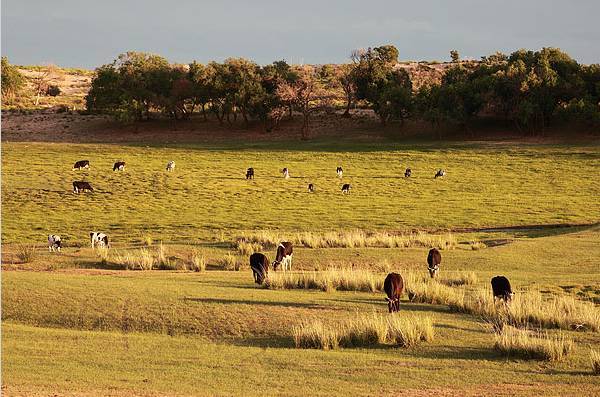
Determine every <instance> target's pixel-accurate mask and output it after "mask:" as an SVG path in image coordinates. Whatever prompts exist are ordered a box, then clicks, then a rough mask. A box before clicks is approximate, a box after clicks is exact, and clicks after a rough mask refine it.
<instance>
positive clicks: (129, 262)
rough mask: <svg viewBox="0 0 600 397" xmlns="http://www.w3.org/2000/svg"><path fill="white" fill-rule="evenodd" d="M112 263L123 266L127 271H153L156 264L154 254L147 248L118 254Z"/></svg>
mask: <svg viewBox="0 0 600 397" xmlns="http://www.w3.org/2000/svg"><path fill="white" fill-rule="evenodd" d="M112 261H113V262H115V263H117V264H119V265H122V266H123V267H124V268H125V269H127V270H152V269H154V267H155V264H156V260H155V258H154V254H153V253H152V252H151V251H150V250H148V249H146V248H142V249H140V250H136V251H124V252H116V253H115V254H114V256H113V258H112Z"/></svg>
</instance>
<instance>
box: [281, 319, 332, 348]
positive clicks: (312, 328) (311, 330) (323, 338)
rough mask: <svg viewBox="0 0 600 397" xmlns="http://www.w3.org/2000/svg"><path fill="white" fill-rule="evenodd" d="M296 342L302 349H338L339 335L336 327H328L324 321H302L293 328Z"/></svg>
mask: <svg viewBox="0 0 600 397" xmlns="http://www.w3.org/2000/svg"><path fill="white" fill-rule="evenodd" d="M292 336H293V338H294V344H295V345H296V347H298V348H302V349H322V350H329V349H337V348H338V346H339V342H338V341H339V336H338V334H337V332H336V331H335V330H334V329H331V328H330V327H326V326H325V325H324V324H323V322H322V321H320V320H316V321H312V322H306V323H302V324H300V325H299V326H296V327H294V328H293V329H292Z"/></svg>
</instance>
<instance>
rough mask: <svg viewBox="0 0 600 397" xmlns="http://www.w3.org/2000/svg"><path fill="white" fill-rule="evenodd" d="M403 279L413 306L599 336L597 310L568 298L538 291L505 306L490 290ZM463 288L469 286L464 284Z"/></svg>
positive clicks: (413, 277) (521, 295) (599, 313)
mask: <svg viewBox="0 0 600 397" xmlns="http://www.w3.org/2000/svg"><path fill="white" fill-rule="evenodd" d="M403 276H404V282H405V290H406V292H407V294H408V297H409V299H410V300H411V301H412V302H418V303H429V304H438V305H448V306H450V308H451V309H453V310H455V311H458V312H463V313H469V314H473V315H476V316H481V317H483V318H485V319H487V320H489V321H491V322H495V321H497V320H499V319H504V320H505V321H506V323H507V324H509V325H512V326H515V327H528V326H530V325H533V326H536V327H541V328H560V329H567V330H589V331H594V332H600V309H599V308H598V307H596V305H594V303H592V302H587V301H581V300H579V299H576V298H573V297H571V296H567V295H557V296H551V297H545V296H543V295H542V294H541V293H540V292H539V291H526V292H520V293H517V294H515V295H514V297H513V299H512V301H511V302H510V303H509V304H504V303H503V302H500V301H496V300H494V298H493V296H492V292H491V291H490V290H489V289H478V290H475V291H473V292H471V293H467V291H465V290H464V289H462V288H453V287H450V286H449V285H460V283H448V282H444V281H443V280H442V281H441V282H438V281H436V280H435V279H430V278H426V277H419V276H416V275H414V274H410V273H407V274H405V275H403ZM461 282H463V281H461ZM462 285H469V284H468V283H467V282H463V284H462Z"/></svg>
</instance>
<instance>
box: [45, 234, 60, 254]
mask: <svg viewBox="0 0 600 397" xmlns="http://www.w3.org/2000/svg"><path fill="white" fill-rule="evenodd" d="M61 246H62V243H61V241H60V236H58V235H56V234H49V235H48V252H54V251H58V252H60V248H61Z"/></svg>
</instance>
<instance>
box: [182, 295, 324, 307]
mask: <svg viewBox="0 0 600 397" xmlns="http://www.w3.org/2000/svg"><path fill="white" fill-rule="evenodd" d="M183 300H184V301H186V302H195V303H210V304H218V305H254V306H275V307H297V308H303V309H318V310H331V309H334V308H333V307H325V306H322V305H318V304H314V303H300V302H277V301H259V300H250V299H223V298H190V297H184V298H183Z"/></svg>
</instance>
